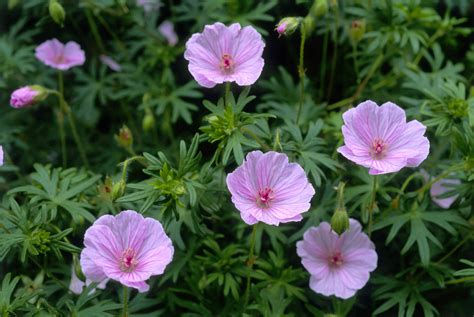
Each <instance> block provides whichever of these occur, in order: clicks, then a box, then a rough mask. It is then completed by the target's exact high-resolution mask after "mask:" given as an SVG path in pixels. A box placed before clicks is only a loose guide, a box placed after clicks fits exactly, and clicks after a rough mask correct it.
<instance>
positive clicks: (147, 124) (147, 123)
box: [142, 108, 156, 132]
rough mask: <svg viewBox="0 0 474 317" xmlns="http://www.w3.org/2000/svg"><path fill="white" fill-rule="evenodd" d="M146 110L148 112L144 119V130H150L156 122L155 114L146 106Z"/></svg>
mask: <svg viewBox="0 0 474 317" xmlns="http://www.w3.org/2000/svg"><path fill="white" fill-rule="evenodd" d="M145 112H146V113H145V116H144V117H143V121H142V128H143V131H145V132H148V131H150V130H152V129H153V128H154V127H155V124H156V122H155V116H154V115H153V112H151V110H150V109H148V108H146V110H145Z"/></svg>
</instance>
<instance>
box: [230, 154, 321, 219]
mask: <svg viewBox="0 0 474 317" xmlns="http://www.w3.org/2000/svg"><path fill="white" fill-rule="evenodd" d="M227 187H228V188H229V191H230V193H231V194H232V202H233V203H234V205H235V207H236V208H237V209H238V210H239V211H240V216H241V217H242V220H243V221H244V222H245V223H247V224H249V225H253V224H255V223H257V222H259V221H262V222H265V223H267V224H270V225H279V224H280V223H285V222H290V221H300V220H301V219H303V217H302V216H301V213H303V212H306V211H308V209H309V208H310V206H311V204H310V201H311V198H313V196H314V193H315V191H314V188H313V186H312V185H311V183H309V181H308V178H307V177H306V174H305V172H304V170H303V168H302V167H301V166H300V165H298V164H297V163H289V162H288V157H287V156H286V155H285V154H283V153H277V152H273V151H270V152H267V153H262V152H260V151H253V152H250V153H249V154H247V157H246V160H245V161H244V163H243V164H242V165H241V166H239V167H238V168H237V169H236V170H235V171H234V172H232V173H230V174H229V175H227Z"/></svg>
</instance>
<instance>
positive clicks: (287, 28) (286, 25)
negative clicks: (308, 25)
mask: <svg viewBox="0 0 474 317" xmlns="http://www.w3.org/2000/svg"><path fill="white" fill-rule="evenodd" d="M300 21H301V18H297V17H286V18H283V19H282V20H281V21H280V22H278V24H277V25H276V28H275V30H276V31H277V32H278V35H279V36H281V35H282V34H283V35H286V36H288V35H291V34H293V33H294V32H295V31H296V30H297V29H298V26H299V25H300Z"/></svg>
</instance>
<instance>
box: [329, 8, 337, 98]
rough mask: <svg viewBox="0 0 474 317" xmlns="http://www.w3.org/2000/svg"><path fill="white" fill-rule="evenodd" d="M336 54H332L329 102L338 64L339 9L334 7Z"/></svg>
mask: <svg viewBox="0 0 474 317" xmlns="http://www.w3.org/2000/svg"><path fill="white" fill-rule="evenodd" d="M334 10H335V12H334V22H335V23H334V52H333V54H332V62H331V74H330V76H329V86H328V95H327V100H330V99H331V95H332V89H333V85H334V78H335V74H336V62H337V48H338V45H337V31H338V29H339V8H338V6H337V5H336V6H334Z"/></svg>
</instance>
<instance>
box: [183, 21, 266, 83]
mask: <svg viewBox="0 0 474 317" xmlns="http://www.w3.org/2000/svg"><path fill="white" fill-rule="evenodd" d="M264 46H265V43H263V41H262V36H261V35H260V34H259V33H258V32H257V31H256V30H255V29H254V28H253V27H251V26H246V27H244V28H241V26H240V24H239V23H234V24H232V25H231V26H229V27H227V26H225V25H224V24H222V23H219V22H218V23H214V24H213V25H206V26H205V27H204V31H203V32H202V33H196V34H193V36H192V37H191V39H189V40H188V42H187V43H186V51H185V52H184V58H185V59H187V60H188V61H189V66H188V68H189V71H190V72H191V74H192V75H193V77H194V79H195V80H196V81H197V82H198V83H199V85H201V86H203V87H207V88H212V87H214V86H215V85H216V84H222V83H223V82H233V81H235V82H236V83H237V84H238V85H240V86H247V85H251V84H253V83H255V82H256V81H257V79H258V77H259V76H260V74H261V72H262V69H263V64H264V62H263V58H262V53H263V48H264Z"/></svg>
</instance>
